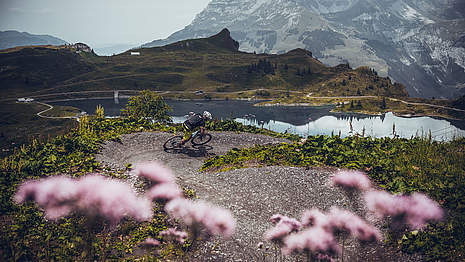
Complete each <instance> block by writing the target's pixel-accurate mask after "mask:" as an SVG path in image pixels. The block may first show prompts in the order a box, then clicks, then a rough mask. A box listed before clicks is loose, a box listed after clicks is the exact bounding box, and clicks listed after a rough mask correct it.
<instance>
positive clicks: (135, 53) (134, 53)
mask: <svg viewBox="0 0 465 262" xmlns="http://www.w3.org/2000/svg"><path fill="white" fill-rule="evenodd" d="M131 55H140V52H131Z"/></svg>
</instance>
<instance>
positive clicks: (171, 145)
mask: <svg viewBox="0 0 465 262" xmlns="http://www.w3.org/2000/svg"><path fill="white" fill-rule="evenodd" d="M181 141H182V136H173V137H172V138H170V139H168V140H167V141H166V142H165V144H163V148H164V149H165V150H170V149H175V148H177V147H178V146H179V144H181Z"/></svg>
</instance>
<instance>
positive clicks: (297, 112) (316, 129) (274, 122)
mask: <svg viewBox="0 0 465 262" xmlns="http://www.w3.org/2000/svg"><path fill="white" fill-rule="evenodd" d="M166 102H167V103H168V104H169V105H170V106H171V107H172V108H173V111H172V112H171V113H170V114H171V115H172V116H173V120H174V121H175V122H177V123H179V122H183V121H184V120H185V119H186V118H185V115H187V114H188V112H190V111H193V112H198V113H201V112H203V111H204V110H207V111H210V112H211V113H212V114H213V117H214V118H217V119H234V120H235V121H238V122H240V123H243V124H247V125H254V126H258V127H261V126H263V127H264V128H267V129H270V130H273V131H277V132H289V133H294V134H299V135H302V136H306V135H318V134H324V135H331V134H332V133H333V134H335V135H337V134H339V133H340V134H341V136H343V137H345V136H348V135H354V134H362V133H364V134H365V135H368V136H373V137H385V136H389V137H392V136H393V129H394V130H395V133H396V135H398V136H399V137H404V138H410V137H412V136H416V135H420V136H421V135H428V133H429V132H431V135H432V137H433V138H434V139H436V140H449V139H451V138H452V137H465V121H449V120H444V119H436V118H431V117H414V118H402V117H397V116H395V115H394V114H392V113H387V114H385V115H380V116H370V115H360V114H338V113H331V112H330V110H331V109H332V107H331V106H320V107H281V106H279V107H278V106H273V107H256V106H253V104H254V103H256V102H251V101H174V100H168V101H166ZM51 104H57V105H69V106H74V107H77V108H80V109H81V110H84V111H87V112H90V113H93V112H95V108H96V106H97V105H99V104H101V105H103V107H104V109H105V114H106V115H111V116H115V115H119V111H120V109H121V108H122V107H124V106H125V105H126V104H127V99H120V101H119V104H115V103H114V101H113V100H112V99H88V100H74V101H62V102H53V103H51ZM351 126H352V128H351ZM393 126H394V127H395V128H393Z"/></svg>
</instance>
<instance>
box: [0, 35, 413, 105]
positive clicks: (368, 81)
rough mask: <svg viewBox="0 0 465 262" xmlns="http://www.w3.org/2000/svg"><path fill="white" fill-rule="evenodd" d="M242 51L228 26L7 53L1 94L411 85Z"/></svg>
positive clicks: (352, 90)
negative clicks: (113, 46) (143, 43)
mask: <svg viewBox="0 0 465 262" xmlns="http://www.w3.org/2000/svg"><path fill="white" fill-rule="evenodd" d="M238 49H239V43H238V42H237V41H236V40H234V39H233V38H232V37H231V33H230V31H229V30H228V29H223V30H221V31H220V32H219V33H217V34H215V35H213V36H210V37H207V38H197V39H188V40H183V41H179V42H175V43H172V44H169V45H166V46H162V47H153V48H139V49H133V50H131V51H126V52H124V53H122V54H119V55H114V56H97V55H95V54H94V53H92V52H80V51H79V50H77V49H76V48H74V47H73V46H71V45H66V46H60V47H54V46H48V47H44V46H42V47H23V48H19V47H18V48H15V49H7V50H3V51H0V87H1V88H0V95H3V96H10V97H11V96H13V95H15V96H17V94H18V93H21V95H22V96H27V95H28V94H30V93H31V92H36V93H35V94H34V95H39V94H47V93H61V94H63V93H66V92H75V91H77V92H80V91H102V90H110V91H112V90H114V89H118V90H143V89H151V90H157V91H160V92H163V94H164V95H170V96H171V97H173V96H174V97H176V98H184V99H192V98H197V99H198V98H201V97H203V96H205V98H207V99H208V98H212V97H218V98H224V99H226V98H228V99H229V98H231V99H234V98H249V97H253V96H254V97H260V98H268V99H269V98H276V97H281V96H284V95H285V94H287V96H290V95H294V94H298V95H299V96H301V95H302V94H309V93H312V94H314V95H320V96H351V95H380V96H389V97H405V96H406V95H407V93H406V91H405V87H403V86H402V85H400V84H392V83H391V81H390V79H388V78H385V77H380V76H378V74H377V72H376V71H374V70H371V69H370V68H368V67H360V68H357V69H352V68H350V67H349V65H347V64H341V65H338V66H335V67H328V66H326V65H324V64H323V63H321V62H320V61H319V60H318V59H316V58H315V57H314V56H313V54H312V52H310V51H308V50H305V49H294V50H291V51H289V52H287V53H284V54H279V55H277V54H254V53H246V52H242V51H239V50H238ZM199 90H202V92H197V91H199ZM199 95H202V96H199Z"/></svg>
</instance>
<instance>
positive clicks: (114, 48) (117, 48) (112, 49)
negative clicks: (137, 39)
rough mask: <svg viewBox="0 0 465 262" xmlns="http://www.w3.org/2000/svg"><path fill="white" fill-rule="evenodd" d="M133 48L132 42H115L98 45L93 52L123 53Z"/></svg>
mask: <svg viewBox="0 0 465 262" xmlns="http://www.w3.org/2000/svg"><path fill="white" fill-rule="evenodd" d="M132 48H134V45H133V44H116V45H106V46H99V47H95V48H94V52H95V53H96V54H98V55H101V56H112V55H115V54H121V53H124V52H125V51H127V50H130V49H132Z"/></svg>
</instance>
